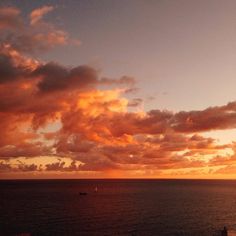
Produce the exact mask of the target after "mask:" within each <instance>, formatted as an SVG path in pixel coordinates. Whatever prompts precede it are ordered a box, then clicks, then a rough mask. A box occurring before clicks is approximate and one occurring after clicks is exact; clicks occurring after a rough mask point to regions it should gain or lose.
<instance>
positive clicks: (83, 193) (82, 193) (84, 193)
mask: <svg viewBox="0 0 236 236" xmlns="http://www.w3.org/2000/svg"><path fill="white" fill-rule="evenodd" d="M87 194H88V193H86V192H80V193H79V195H87Z"/></svg>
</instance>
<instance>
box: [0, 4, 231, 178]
mask: <svg viewBox="0 0 236 236" xmlns="http://www.w3.org/2000/svg"><path fill="white" fill-rule="evenodd" d="M235 63H236V1H235V0H198V1H195V0H176V1H171V0H158V1H155V0H129V1H126V0H119V1H115V0H99V1H97V0H86V1H85V0H84V1H73V0H63V1H62V0H57V1H56V0H55V1H53V0H51V1H49V0H48V1H44V0H41V1H30V0H21V1H17V0H15V1H13V0H1V1H0V178H2V179H3V178H14V179H15V178H236V66H235Z"/></svg>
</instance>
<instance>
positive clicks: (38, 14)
mask: <svg viewBox="0 0 236 236" xmlns="http://www.w3.org/2000/svg"><path fill="white" fill-rule="evenodd" d="M53 9H54V7H53V6H43V7H40V8H37V9H34V10H33V11H32V12H31V13H30V24H31V25H35V24H37V23H38V22H39V21H40V20H41V19H42V17H43V16H44V15H45V14H47V13H49V12H50V11H52V10H53Z"/></svg>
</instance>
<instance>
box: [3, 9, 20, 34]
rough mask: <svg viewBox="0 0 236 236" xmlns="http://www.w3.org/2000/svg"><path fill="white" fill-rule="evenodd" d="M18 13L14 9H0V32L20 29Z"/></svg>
mask: <svg viewBox="0 0 236 236" xmlns="http://www.w3.org/2000/svg"><path fill="white" fill-rule="evenodd" d="M21 25H22V20H21V18H20V11H19V9H17V8H15V7H2V8H0V30H1V29H16V28H17V27H21Z"/></svg>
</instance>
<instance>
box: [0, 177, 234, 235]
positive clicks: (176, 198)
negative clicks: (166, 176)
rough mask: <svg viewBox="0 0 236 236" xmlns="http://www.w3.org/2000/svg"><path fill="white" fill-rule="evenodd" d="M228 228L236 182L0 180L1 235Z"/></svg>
mask: <svg viewBox="0 0 236 236" xmlns="http://www.w3.org/2000/svg"><path fill="white" fill-rule="evenodd" d="M96 186H97V187H98V192H97V193H96V192H94V189H95V187H96ZM80 192H87V193H88V194H87V195H85V196H84V195H80ZM224 225H226V226H227V227H228V228H229V229H236V181H215V180H214V181H212V180H211V181H210V180H209V181H206V180H204V181H203V180H202V181H200V180H34V181H31V180H30V181H25V180H24V181H20V180H19V181H15V180H14V181H0V235H15V234H17V233H22V232H28V233H30V234H31V235H191V236H192V235H193V236H194V235H197V236H199V235H202V236H204V235H206V236H209V235H212V234H213V233H214V232H215V231H216V230H218V229H221V228H223V226H224Z"/></svg>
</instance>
